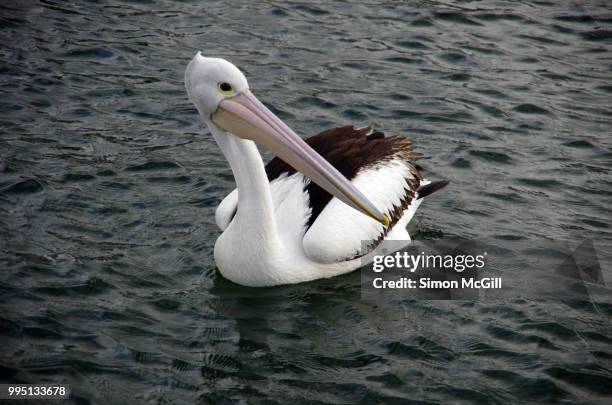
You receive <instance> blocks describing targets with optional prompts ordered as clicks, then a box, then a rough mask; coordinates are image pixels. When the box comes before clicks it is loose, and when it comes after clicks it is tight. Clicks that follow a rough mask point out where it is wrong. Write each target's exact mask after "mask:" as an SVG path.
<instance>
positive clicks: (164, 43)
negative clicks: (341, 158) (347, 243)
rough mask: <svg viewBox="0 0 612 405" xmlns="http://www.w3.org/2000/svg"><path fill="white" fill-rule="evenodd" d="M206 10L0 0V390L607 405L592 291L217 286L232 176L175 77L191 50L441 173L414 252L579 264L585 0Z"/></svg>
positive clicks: (585, 202) (607, 112)
mask: <svg viewBox="0 0 612 405" xmlns="http://www.w3.org/2000/svg"><path fill="white" fill-rule="evenodd" d="M231 3H232V4H230V2H205V3H204V2H203V3H200V2H195V1H194V2H189V1H186V2H172V1H162V2H155V3H154V2H149V1H145V0H143V1H125V2H106V1H103V2H70V1H66V2H60V1H51V0H47V1H40V2H35V1H24V2H5V3H4V4H3V6H2V11H1V12H0V15H1V18H0V37H1V41H2V47H1V49H0V60H1V63H0V92H1V94H2V97H1V99H0V125H1V128H2V129H1V137H0V156H1V158H2V159H1V166H0V170H1V171H2V176H1V177H0V190H1V191H0V210H1V211H0V212H1V214H0V230H1V235H2V238H1V242H0V243H1V245H2V250H1V253H0V263H2V276H1V278H0V288H1V291H2V294H1V296H0V302H1V306H2V314H1V315H0V324H1V325H2V326H1V327H0V335H1V337H2V349H1V351H0V356H1V365H2V366H1V368H0V374H1V375H2V380H3V381H11V382H31V383H34V382H64V383H69V384H70V385H71V387H72V390H73V397H72V402H74V403H77V402H78V403H126V402H128V401H129V402H131V403H141V402H151V403H194V402H196V403H228V402H240V400H248V401H255V402H266V401H267V403H275V402H277V403H286V402H310V403H328V402H329V403H355V402H361V403H376V402H394V401H395V402H402V400H406V399H409V400H412V401H414V403H448V402H450V401H452V402H460V403H498V404H502V403H520V402H525V403H526V402H530V401H537V402H539V403H544V402H566V403H574V402H584V403H609V400H610V396H611V395H612V388H611V387H612V371H611V370H612V334H611V333H610V330H611V328H610V315H611V314H612V303H611V302H612V300H610V299H609V296H608V299H606V298H601V299H595V301H594V303H593V304H592V305H585V303H575V302H564V301H545V302H542V301H533V300H516V301H510V302H500V303H494V302H462V301H438V302H436V301H405V302H403V303H402V305H401V306H397V307H395V306H386V307H384V308H380V307H373V306H371V305H369V304H368V303H366V302H363V301H362V300H360V291H359V274H358V273H353V274H349V275H346V276H343V277H338V278H334V279H330V280H323V281H318V282H313V283H308V284H302V285H294V286H285V287H276V288H268V289H249V288H242V287H240V286H236V285H234V284H232V283H230V282H228V281H226V280H224V279H223V278H222V277H220V275H219V274H218V272H217V271H216V270H215V265H214V262H213V257H212V251H213V246H214V241H215V239H216V237H217V236H218V235H219V231H218V230H217V229H216V227H215V225H214V221H213V214H214V210H215V207H216V205H217V204H218V203H219V201H220V200H221V198H222V197H223V196H224V195H225V194H226V193H228V192H229V191H230V190H231V189H232V188H233V187H234V185H233V179H232V176H231V172H230V170H229V168H228V166H227V164H226V162H225V160H224V158H223V157H222V155H221V153H220V151H219V149H218V148H217V146H216V145H215V143H214V141H213V139H212V137H211V136H210V135H209V134H208V133H207V131H206V130H205V129H204V128H203V125H202V124H201V123H200V121H199V119H198V117H197V115H196V112H195V110H194V108H193V107H192V105H191V104H190V103H189V101H188V100H187V98H186V95H185V91H184V89H183V83H182V76H183V69H184V67H185V65H186V63H187V62H188V61H189V59H190V58H191V57H192V56H193V55H194V54H195V52H196V51H197V50H202V51H203V52H204V53H205V54H207V55H216V56H222V57H225V58H227V59H229V60H231V61H233V62H234V63H236V64H237V65H238V66H239V67H240V68H241V69H243V70H244V71H245V72H246V75H247V77H248V78H249V79H250V83H251V87H252V89H253V92H254V93H255V94H256V95H257V96H258V97H259V98H260V99H261V100H262V101H263V102H265V103H266V104H268V105H269V106H270V107H271V108H272V109H273V110H274V111H275V112H276V113H277V114H278V115H279V116H280V117H281V118H282V119H284V120H285V121H286V122H287V123H288V124H289V125H290V126H292V127H293V128H294V129H295V130H296V131H297V132H298V133H300V134H304V135H310V134H314V133H316V132H318V131H320V130H323V129H325V128H327V127H330V126H338V125H344V124H348V123H355V124H359V125H361V124H368V123H372V124H375V125H376V127H377V128H379V129H382V130H384V131H385V132H387V133H394V134H403V135H407V136H410V137H412V138H413V140H414V143H415V145H416V146H417V147H418V149H419V150H421V151H424V152H425V153H426V156H427V157H426V159H424V160H422V161H421V163H422V164H423V165H424V166H425V167H426V169H427V170H428V176H429V177H430V178H433V179H440V178H448V179H450V180H451V185H450V186H449V187H448V188H447V189H446V190H445V191H444V192H440V193H437V194H436V195H435V196H434V197H432V198H430V199H429V200H428V201H427V202H426V203H425V204H424V205H423V206H422V207H421V209H420V210H419V213H418V215H417V217H418V218H417V219H416V220H415V221H414V223H413V224H411V225H410V227H409V229H410V231H411V232H413V234H414V235H415V236H416V237H417V238H420V239H438V238H452V237H461V238H474V237H487V238H490V239H491V240H493V241H497V243H498V244H499V245H500V246H504V245H505V244H506V243H510V242H509V241H513V240H523V241H524V240H530V239H532V240H534V241H537V240H546V241H569V242H571V241H572V240H573V237H572V235H573V234H580V235H583V236H585V237H588V238H591V239H593V240H594V241H595V244H596V246H597V247H598V249H599V254H600V256H601V257H600V258H605V257H609V254H610V253H611V250H612V245H611V243H610V242H611V241H612V230H611V229H610V221H609V219H610V214H611V207H612V205H611V204H610V203H611V196H612V179H611V177H610V172H611V170H612V139H611V137H610V133H611V128H612V126H611V117H612V108H611V107H612V104H611V103H610V100H611V99H612V81H611V80H610V79H611V76H612V75H611V73H612V72H611V71H612V63H611V56H612V54H611V50H612V12H611V11H610V7H609V4H608V3H607V2H606V1H600V2H597V1H594V2H582V1H580V2H579V1H561V2H558V1H543V0H542V1H522V2H510V1H508V2H504V1H495V2H475V1H473V2H467V1H465V2H464V1H440V2H436V1H414V2H402V3H400V2H384V3H378V2H364V3H359V4H353V3H351V4H348V3H345V2H338V3H329V2H320V3H312V2H308V3H306V2H304V3H300V2H263V3H258V4H253V3H252V2H248V1H245V2H231ZM607 264H609V262H607ZM604 270H605V271H606V272H607V273H606V274H607V276H606V277H607V281H608V283H610V280H611V278H610V274H609V266H605V267H604Z"/></svg>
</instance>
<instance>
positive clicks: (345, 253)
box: [266, 126, 445, 263]
mask: <svg viewBox="0 0 612 405" xmlns="http://www.w3.org/2000/svg"><path fill="white" fill-rule="evenodd" d="M306 142H307V143H308V144H309V145H310V146H311V147H312V148H313V149H315V150H316V151H317V152H318V153H319V154H320V155H321V156H323V157H324V158H325V159H326V160H327V161H328V162H330V163H331V164H332V165H333V166H335V167H336V168H337V169H338V170H339V171H340V172H341V173H342V174H343V175H344V176H346V177H347V178H348V179H350V180H351V181H352V182H353V184H355V186H356V187H357V188H358V189H359V190H360V191H361V192H362V193H363V194H364V195H365V196H366V197H367V198H368V199H369V200H370V201H372V203H373V204H374V205H375V206H376V207H378V209H379V210H381V211H382V212H384V213H386V214H387V215H389V217H390V218H391V225H390V226H389V227H388V228H387V229H385V228H384V227H383V225H382V224H380V223H379V222H378V221H376V220H374V219H372V218H370V217H368V216H367V215H365V214H362V213H361V212H358V211H356V210H355V209H353V208H351V207H349V206H347V205H346V204H344V203H343V202H341V201H340V200H338V199H337V198H333V197H332V196H331V195H330V194H329V193H328V192H326V191H325V190H323V189H322V188H320V187H319V186H318V185H316V184H315V183H313V182H310V181H309V180H307V179H305V190H306V192H307V202H308V205H309V206H310V213H309V215H308V216H307V218H306V224H305V229H306V231H305V233H304V237H303V241H302V244H303V248H304V251H305V252H306V254H307V255H308V257H309V258H310V259H312V260H315V261H318V262H322V263H330V262H336V261H344V260H349V259H352V258H355V257H359V256H362V255H364V254H366V253H367V252H368V251H369V250H371V249H372V248H374V247H375V246H376V245H378V243H380V242H381V241H382V240H383V239H385V238H387V237H394V238H400V239H402V238H408V237H409V236H408V234H407V232H406V231H405V229H404V228H405V226H406V224H407V223H408V222H409V221H410V219H411V218H412V216H413V215H414V212H415V211H416V208H417V207H418V205H419V204H420V200H419V188H420V187H422V186H425V185H426V184H428V183H429V182H428V181H427V180H424V179H423V177H422V174H421V172H422V168H421V167H420V166H419V165H417V164H416V163H415V159H416V158H418V157H419V156H421V154H420V153H418V152H415V151H414V150H413V149H412V146H411V141H410V139H408V138H404V137H397V136H390V137H386V136H385V135H384V134H383V133H381V132H374V133H372V130H371V128H362V129H355V128H354V127H352V126H347V127H341V128H333V129H330V130H327V131H324V132H322V133H320V134H318V135H315V136H313V137H311V138H308V139H307V140H306ZM266 171H267V173H268V178H269V179H270V180H273V179H275V178H277V177H279V176H282V175H285V174H286V175H287V176H292V175H293V173H295V170H294V169H292V168H291V167H290V166H288V165H287V164H285V163H284V162H283V161H282V160H280V159H277V158H275V159H273V160H272V161H270V163H268V165H267V166H266ZM436 184H438V187H437V188H436V187H429V190H434V191H435V190H437V189H439V188H441V187H442V186H443V185H445V183H444V184H441V183H436ZM423 191H425V192H424V193H421V194H430V192H429V193H428V192H427V190H423ZM431 192H433V191H431ZM392 229H396V230H395V231H394V233H393V235H390V234H389V232H391V230H392Z"/></svg>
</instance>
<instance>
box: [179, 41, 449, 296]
mask: <svg viewBox="0 0 612 405" xmlns="http://www.w3.org/2000/svg"><path fill="white" fill-rule="evenodd" d="M185 87H186V89H187V94H188V96H189V99H190V100H191V101H192V102H193V103H194V104H195V106H196V108H197V109H198V112H199V113H200V116H201V117H202V119H203V120H204V122H205V123H206V125H207V126H208V128H209V129H210V132H211V133H212V135H213V137H214V138H215V140H216V141H217V143H218V144H219V147H220V148H221V150H222V151H223V154H224V155H225V158H226V159H227V160H228V161H229V164H230V166H231V169H232V172H233V174H234V178H235V180H236V186H237V188H236V189H235V190H234V191H232V192H231V193H230V194H229V195H228V196H227V197H225V199H224V200H223V201H222V202H221V204H220V205H219V207H218V208H217V211H216V214H215V220H216V222H217V225H218V226H219V228H221V231H223V233H222V234H221V236H220V237H219V238H218V239H217V242H216V244H215V261H216V263H217V267H218V268H219V270H220V271H221V274H223V276H225V277H226V278H228V279H229V280H231V281H233V282H235V283H238V284H242V285H246V286H253V287H263V286H272V285H279V284H292V283H299V282H303V281H309V280H314V279H318V278H324V277H332V276H336V275H339V274H343V273H347V272H350V271H352V270H355V269H356V268H358V267H360V266H361V265H364V264H366V263H367V261H368V253H370V252H371V251H372V250H373V248H374V247H375V246H377V245H378V244H379V243H380V242H381V241H382V240H389V239H393V240H404V241H406V244H408V243H409V240H410V236H409V235H408V232H407V231H406V225H407V224H408V222H409V221H410V219H411V218H412V216H413V215H414V213H415V211H416V209H417V208H418V206H419V205H420V203H421V201H422V200H421V198H422V197H424V196H426V195H429V194H431V193H432V192H434V191H436V190H438V189H440V188H442V187H444V186H445V185H446V184H447V183H448V182H447V181H439V182H435V183H430V182H429V181H427V180H424V179H423V176H422V174H421V173H422V170H423V169H422V168H421V167H420V166H418V165H417V164H416V163H415V162H414V160H415V158H417V157H418V156H420V154H419V153H418V152H415V151H413V149H412V147H411V141H410V140H409V139H407V138H403V137H397V136H393V137H385V135H384V134H382V133H381V132H372V130H371V128H362V129H355V128H354V127H350V126H349V127H342V128H334V129H330V130H327V131H325V132H322V133H320V134H318V135H315V136H313V137H311V138H309V139H306V140H305V141H304V140H302V139H301V138H300V137H299V136H298V135H296V134H295V132H293V131H292V130H291V129H290V128H289V127H288V126H287V125H286V124H285V123H284V122H283V121H281V120H280V119H279V118H278V117H276V116H275V115H274V114H273V113H272V112H271V111H270V110H268V109H267V108H266V107H265V106H264V105H263V104H262V103H261V102H260V101H259V100H257V98H255V96H254V95H253V94H252V93H251V91H250V90H249V85H248V83H247V80H246V78H245V77H244V75H243V74H242V72H241V71H240V70H238V68H237V67H236V66H234V65H233V64H231V63H230V62H228V61H226V60H223V59H217V58H207V57H204V56H202V55H201V54H200V53H199V52H198V53H197V54H196V55H195V57H194V58H193V59H192V60H191V62H189V65H188V66H187V69H186V71H185ZM255 142H256V143H258V144H260V145H262V146H264V147H265V148H267V149H269V150H270V151H271V152H272V153H274V154H275V155H276V156H277V157H276V158H274V159H273V160H272V161H270V162H269V163H268V164H267V165H266V166H264V163H263V161H262V159H261V155H260V154H259V152H258V150H257V146H256V145H255ZM370 256H371V255H370ZM370 260H371V259H370Z"/></svg>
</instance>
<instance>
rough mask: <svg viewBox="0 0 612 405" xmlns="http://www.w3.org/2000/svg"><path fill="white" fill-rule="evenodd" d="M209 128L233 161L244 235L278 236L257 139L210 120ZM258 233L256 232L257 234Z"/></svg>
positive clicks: (268, 185) (227, 156) (237, 216)
mask: <svg viewBox="0 0 612 405" xmlns="http://www.w3.org/2000/svg"><path fill="white" fill-rule="evenodd" d="M209 128H210V129H211V132H212V134H213V136H214V138H215V140H216V141H217V144H218V145H219V147H220V148H221V150H222V151H223V154H224V155H225V158H226V159H227V161H228V162H229V164H230V166H231V168H232V173H233V174H234V179H235V180H236V186H237V187H238V211H237V212H236V217H235V222H236V224H237V225H239V226H240V228H241V229H240V232H243V236H245V237H247V238H248V237H249V235H248V234H249V233H256V234H257V237H259V238H261V237H265V238H276V237H277V233H276V219H275V217H274V205H273V203H272V195H271V193H270V182H269V181H268V176H267V175H266V170H265V167H264V163H263V160H262V159H261V155H260V154H259V151H258V150H257V146H255V143H254V142H253V141H249V140H245V139H241V138H238V137H237V136H234V135H232V134H228V133H226V132H224V131H222V130H220V129H219V128H218V127H216V125H214V124H212V123H209ZM253 236H255V235H253Z"/></svg>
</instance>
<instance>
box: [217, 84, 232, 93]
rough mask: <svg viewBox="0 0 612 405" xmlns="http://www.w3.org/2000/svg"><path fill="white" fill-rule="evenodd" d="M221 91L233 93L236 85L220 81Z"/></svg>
mask: <svg viewBox="0 0 612 405" xmlns="http://www.w3.org/2000/svg"><path fill="white" fill-rule="evenodd" d="M219 91H220V92H221V93H222V94H232V93H233V92H234V87H233V86H232V85H231V84H229V83H227V82H221V83H219Z"/></svg>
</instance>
